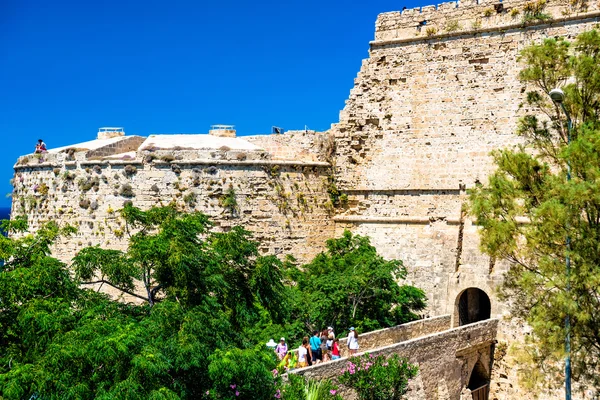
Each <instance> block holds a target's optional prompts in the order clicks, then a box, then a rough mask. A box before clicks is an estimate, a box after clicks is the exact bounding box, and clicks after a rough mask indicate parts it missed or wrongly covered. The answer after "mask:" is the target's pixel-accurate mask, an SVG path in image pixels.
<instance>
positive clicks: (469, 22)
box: [371, 0, 600, 47]
mask: <svg viewBox="0 0 600 400" xmlns="http://www.w3.org/2000/svg"><path fill="white" fill-rule="evenodd" d="M599 16H600V3H598V2H589V1H587V0H573V1H565V0H532V1H524V0H505V1H501V0H480V1H476V0H465V1H452V2H447V3H442V4H439V5H437V6H433V5H432V6H426V7H418V8H412V9H405V10H403V11H394V12H387V13H383V14H379V16H378V17H377V23H376V26H375V40H374V41H373V42H371V46H372V47H377V46H381V45H385V44H389V43H394V42H405V41H413V40H423V39H424V38H430V37H438V36H454V35H461V34H467V33H477V32H485V31H490V30H499V29H511V28H522V27H526V26H529V25H537V24H541V23H553V22H560V21H568V20H573V19H586V18H597V17H599Z"/></svg>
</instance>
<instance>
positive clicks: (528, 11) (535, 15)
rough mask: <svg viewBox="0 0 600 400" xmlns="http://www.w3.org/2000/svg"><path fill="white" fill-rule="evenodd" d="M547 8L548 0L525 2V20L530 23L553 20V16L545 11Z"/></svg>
mask: <svg viewBox="0 0 600 400" xmlns="http://www.w3.org/2000/svg"><path fill="white" fill-rule="evenodd" d="M545 8H546V0H537V1H530V2H528V3H525V5H524V6H523V22H524V23H528V22H536V21H548V20H551V19H552V16H551V15H550V14H546V13H545V12H544V10H545ZM515 15H516V14H515Z"/></svg>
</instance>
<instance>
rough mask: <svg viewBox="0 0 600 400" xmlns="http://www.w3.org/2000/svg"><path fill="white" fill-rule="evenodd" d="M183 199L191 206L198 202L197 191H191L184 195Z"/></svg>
mask: <svg viewBox="0 0 600 400" xmlns="http://www.w3.org/2000/svg"><path fill="white" fill-rule="evenodd" d="M183 201H184V202H185V204H187V205H189V206H192V205H194V204H196V193H194V192H189V193H188V194H186V195H185V196H183Z"/></svg>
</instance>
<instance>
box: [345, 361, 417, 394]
mask: <svg viewBox="0 0 600 400" xmlns="http://www.w3.org/2000/svg"><path fill="white" fill-rule="evenodd" d="M417 371H418V368H417V367H416V366H415V365H412V364H410V363H409V362H408V360H407V359H406V358H401V357H400V356H399V355H398V354H393V355H392V356H390V357H388V358H386V357H385V356H384V355H378V356H377V357H374V356H373V355H371V354H368V353H367V354H364V355H362V356H360V357H352V358H351V359H350V360H349V361H348V364H347V366H346V369H345V370H344V373H343V374H342V375H341V376H340V377H339V381H340V383H342V384H343V385H346V386H349V387H351V388H353V389H355V390H356V392H357V393H358V398H359V399H360V400H400V399H402V398H403V395H404V394H405V393H406V391H407V389H408V380H409V379H411V378H414V377H415V376H416V375H417Z"/></svg>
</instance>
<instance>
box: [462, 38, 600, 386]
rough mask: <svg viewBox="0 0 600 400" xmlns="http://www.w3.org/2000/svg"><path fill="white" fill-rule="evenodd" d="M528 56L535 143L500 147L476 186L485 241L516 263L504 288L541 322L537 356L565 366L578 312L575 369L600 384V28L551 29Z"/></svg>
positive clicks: (524, 56) (528, 103) (527, 127)
mask: <svg viewBox="0 0 600 400" xmlns="http://www.w3.org/2000/svg"><path fill="white" fill-rule="evenodd" d="M520 60H521V62H523V63H524V69H523V70H522V71H521V73H520V75H519V77H520V79H521V81H522V82H524V83H526V84H527V85H528V87H529V88H530V89H531V90H530V91H529V92H527V93H526V98H525V101H524V104H523V106H524V107H526V110H527V111H528V113H527V115H525V116H524V117H523V118H522V119H521V120H520V123H519V128H518V132H517V133H518V134H519V135H521V136H522V137H523V138H524V142H525V144H524V145H522V146H519V147H518V148H516V149H506V150H498V151H495V152H493V154H492V156H493V159H494V162H495V164H496V166H497V169H496V171H495V172H494V173H493V174H491V176H490V177H489V181H488V183H487V185H485V186H480V187H477V188H475V189H474V190H473V191H472V192H471V206H472V207H471V211H472V213H473V214H474V215H475V216H476V217H477V220H478V224H480V225H481V227H482V230H481V246H482V248H483V250H484V251H485V252H487V253H488V254H489V255H490V256H492V257H495V258H502V259H506V260H508V261H510V262H511V263H512V268H511V269H510V271H509V273H508V274H507V277H506V282H505V285H504V289H503V294H504V296H505V297H506V299H508V300H510V303H511V304H512V306H513V312H514V313H515V315H517V316H520V317H522V318H524V319H525V320H526V321H527V322H528V323H529V324H530V325H531V327H532V328H533V341H532V342H533V344H534V346H533V347H532V349H533V351H534V353H533V359H534V360H535V361H537V362H538V363H539V365H540V366H542V367H543V369H545V370H547V369H549V368H550V366H552V365H555V366H557V367H559V366H560V363H557V362H554V363H552V362H550V363H548V362H547V361H548V360H554V361H559V360H560V359H561V358H562V357H564V341H565V336H566V331H565V317H566V316H567V315H569V316H570V320H571V329H570V334H571V338H572V347H571V348H572V360H573V367H574V370H573V371H574V375H575V376H576V377H577V376H582V375H586V376H587V377H588V378H590V379H592V382H595V383H596V384H598V383H600V380H599V379H598V377H599V376H600V375H599V374H598V372H599V369H598V368H599V364H598V362H599V361H600V319H599V318H600V314H598V310H599V309H600V267H599V265H600V252H599V251H598V250H599V249H600V179H599V178H600V123H599V120H598V112H599V111H600V35H599V33H598V32H597V31H596V30H592V31H588V32H584V33H582V34H580V35H579V36H578V37H577V39H576V40H575V41H574V42H572V43H570V42H568V41H566V40H564V39H562V38H550V39H546V40H544V41H543V42H542V43H541V44H535V45H532V46H530V47H528V48H526V49H524V50H523V51H522V53H521V57H520ZM557 87H560V88H562V89H563V91H564V93H565V95H566V99H565V101H564V106H565V109H566V111H567V112H568V113H569V114H570V116H571V118H572V122H573V129H572V131H571V134H570V135H569V129H568V124H567V119H566V118H565V114H564V113H563V112H562V110H561V108H560V106H559V105H558V104H555V103H553V102H552V101H551V99H550V97H549V95H548V92H549V91H550V90H552V89H553V88H557ZM568 176H570V180H569V179H568ZM567 255H568V256H569V258H570V262H571V272H570V275H568V276H567V274H566V267H565V265H566V256H567ZM554 376H557V377H558V378H559V380H562V379H563V378H560V375H559V374H555V375H554Z"/></svg>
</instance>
